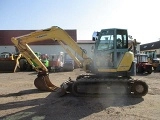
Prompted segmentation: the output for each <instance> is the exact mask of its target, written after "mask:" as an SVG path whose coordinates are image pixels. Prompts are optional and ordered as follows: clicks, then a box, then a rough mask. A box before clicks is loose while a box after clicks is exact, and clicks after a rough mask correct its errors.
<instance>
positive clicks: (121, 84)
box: [60, 75, 148, 97]
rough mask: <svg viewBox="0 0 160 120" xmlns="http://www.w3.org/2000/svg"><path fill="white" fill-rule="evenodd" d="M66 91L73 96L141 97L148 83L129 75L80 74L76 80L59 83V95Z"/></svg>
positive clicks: (146, 90)
mask: <svg viewBox="0 0 160 120" xmlns="http://www.w3.org/2000/svg"><path fill="white" fill-rule="evenodd" d="M67 92H69V93H72V94H73V95H74V96H105V95H131V96H134V97H142V96H144V95H146V94H147V92H148V85H147V84H146V83H145V82H143V81H141V80H134V79H133V78H131V77H106V76H99V75H80V76H78V77H77V79H76V81H73V80H71V79H69V80H68V81H66V82H64V83H63V84H62V85H61V92H60V93H61V96H63V95H64V94H65V93H67Z"/></svg>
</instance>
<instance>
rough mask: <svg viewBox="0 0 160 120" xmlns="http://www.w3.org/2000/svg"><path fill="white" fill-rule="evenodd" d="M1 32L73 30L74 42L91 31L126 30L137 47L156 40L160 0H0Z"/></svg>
mask: <svg viewBox="0 0 160 120" xmlns="http://www.w3.org/2000/svg"><path fill="white" fill-rule="evenodd" d="M0 5H1V7H0V29H1V30H39V29H45V28H49V27H51V26H59V27H61V28H63V29H77V39H78V40H91V38H92V33H93V32H94V31H100V30H101V29H105V28H124V29H128V33H129V35H132V36H133V38H135V39H137V41H138V42H141V44H145V43H149V42H155V41H158V40H159V38H160V30H159V28H160V14H159V12H160V0H0Z"/></svg>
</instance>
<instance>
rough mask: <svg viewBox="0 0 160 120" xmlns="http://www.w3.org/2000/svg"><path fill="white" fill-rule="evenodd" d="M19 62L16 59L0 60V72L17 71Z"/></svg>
mask: <svg viewBox="0 0 160 120" xmlns="http://www.w3.org/2000/svg"><path fill="white" fill-rule="evenodd" d="M18 66H19V63H18V62H17V61H16V60H0V72H1V73H3V72H17V71H19V67H18Z"/></svg>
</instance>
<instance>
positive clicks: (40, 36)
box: [11, 26, 92, 91]
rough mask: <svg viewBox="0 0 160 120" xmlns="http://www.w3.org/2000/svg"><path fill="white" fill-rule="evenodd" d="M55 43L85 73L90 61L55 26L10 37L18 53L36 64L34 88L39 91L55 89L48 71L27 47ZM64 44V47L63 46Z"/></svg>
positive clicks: (67, 36) (70, 39) (65, 34)
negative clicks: (47, 42)
mask: <svg viewBox="0 0 160 120" xmlns="http://www.w3.org/2000/svg"><path fill="white" fill-rule="evenodd" d="M50 39H51V40H53V41H57V42H58V43H59V44H60V45H62V47H63V48H64V49H65V50H66V52H67V53H68V54H69V55H70V56H71V57H72V58H73V59H74V61H75V62H76V63H77V65H78V66H79V67H82V68H83V69H84V70H85V71H86V65H87V64H90V63H91V62H92V60H91V59H90V58H89V57H88V56H87V55H86V54H85V53H84V52H83V50H82V49H81V48H80V47H79V46H78V45H77V43H76V42H75V41H74V40H73V39H72V38H71V37H70V36H69V35H68V34H67V32H66V31H65V30H63V29H61V28H59V27H57V26H53V27H51V28H48V29H43V30H38V31H35V32H32V33H30V34H27V35H23V36H19V37H12V39H11V40H12V42H13V43H14V45H15V46H16V47H17V48H18V50H19V52H20V53H21V54H22V55H23V56H24V57H25V58H26V59H27V61H28V62H29V63H30V64H32V62H33V61H34V63H36V64H37V65H36V67H35V70H36V71H37V72H38V76H37V78H36V79H35V86H36V87H37V88H38V89H40V90H45V91H54V90H55V89H56V88H57V87H56V86H55V85H53V84H52V83H51V82H50V80H49V77H48V69H47V68H46V67H45V65H44V64H43V63H42V62H41V61H40V60H39V58H38V57H37V56H36V54H35V53H34V51H33V50H32V49H31V48H30V47H29V45H28V44H29V43H33V42H39V41H45V40H50ZM65 44H66V45H65ZM73 51H74V52H76V54H78V55H79V56H80V57H81V58H82V61H80V60H79V59H78V58H77V57H76V56H75V55H74V54H73Z"/></svg>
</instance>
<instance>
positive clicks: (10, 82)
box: [0, 69, 160, 120]
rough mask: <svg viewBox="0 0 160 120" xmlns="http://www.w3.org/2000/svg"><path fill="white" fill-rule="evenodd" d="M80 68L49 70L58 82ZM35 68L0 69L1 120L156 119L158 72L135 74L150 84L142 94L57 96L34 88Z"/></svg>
mask: <svg viewBox="0 0 160 120" xmlns="http://www.w3.org/2000/svg"><path fill="white" fill-rule="evenodd" d="M82 73H83V71H81V70H80V69H75V70H74V71H73V72H59V73H50V80H51V81H52V83H54V84H55V85H57V86H60V84H61V83H62V82H63V81H65V80H67V79H68V78H69V77H71V78H72V79H75V78H76V76H78V75H79V74H82ZM36 76H37V74H36V73H35V72H17V73H0V119H2V120H79V119H81V120H91V119H92V120H101V119H102V120H159V119H160V87H159V86H160V73H152V74H150V75H137V76H135V78H139V79H141V80H143V81H145V82H147V84H148V85H149V92H148V94H147V95H146V96H144V97H143V98H131V97H127V96H108V97H75V96H72V95H71V94H67V95H66V96H64V97H57V96H56V93H55V92H42V91H39V90H37V89H36V88H35V86H34V79H35V78H36Z"/></svg>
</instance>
